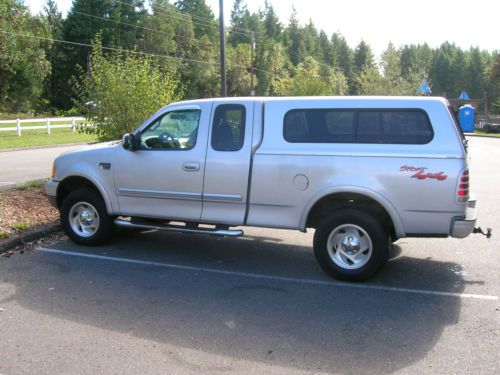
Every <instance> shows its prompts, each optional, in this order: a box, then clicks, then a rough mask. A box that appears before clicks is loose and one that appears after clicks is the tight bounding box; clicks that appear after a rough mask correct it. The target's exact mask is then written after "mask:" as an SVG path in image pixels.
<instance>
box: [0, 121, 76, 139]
mask: <svg viewBox="0 0 500 375" xmlns="http://www.w3.org/2000/svg"><path fill="white" fill-rule="evenodd" d="M81 120H85V118H84V117H55V118H42V119H23V120H21V119H17V120H1V121H0V125H2V124H15V125H16V126H11V127H7V128H0V132H8V131H15V132H17V136H18V137H21V135H22V131H23V130H36V129H47V134H50V130H51V129H59V128H72V130H73V132H75V131H76V122H77V121H81ZM33 122H35V123H37V122H39V123H43V124H45V125H39V126H33V125H29V126H22V124H23V123H33ZM54 122H55V123H56V124H53V123H54ZM61 122H65V123H64V124H61Z"/></svg>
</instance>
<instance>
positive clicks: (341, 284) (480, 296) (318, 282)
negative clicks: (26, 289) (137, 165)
mask: <svg viewBox="0 0 500 375" xmlns="http://www.w3.org/2000/svg"><path fill="white" fill-rule="evenodd" d="M38 250H39V251H43V252H45V253H53V254H60V255H69V256H73V257H80V258H91V259H100V260H107V261H112V262H120V263H132V264H139V265H146V266H155V267H163V268H171V269H178V270H187V271H199V272H207V273H215V274H219V275H229V276H240V277H247V278H252V279H265V280H274V281H285V282H292V283H300V284H312V285H326V286H337V287H345V288H353V289H371V290H381V291H387V292H399V293H411V294H423V295H432V296H445V297H456V298H472V299H480V300H489V301H497V300H498V296H493V295H487V294H468V293H452V292H440V291H435V290H425V289H410V288H397V287H392V286H383V285H370V284H354V283H345V282H340V281H324V280H314V279H300V278H295V277H286V276H273V275H266V274H260V273H248V272H238V271H227V270H221V269H216V268H205V267H194V266H183V265H180V264H170V263H160V262H151V261H146V260H138V259H129V258H119V257H110V256H105V255H95V254H87V253H78V252H74V251H65V250H57V249H50V248H46V247H40V248H38Z"/></svg>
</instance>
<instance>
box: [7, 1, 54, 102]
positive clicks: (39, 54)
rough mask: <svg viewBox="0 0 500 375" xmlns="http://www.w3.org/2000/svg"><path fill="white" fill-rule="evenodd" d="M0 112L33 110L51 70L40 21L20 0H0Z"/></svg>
mask: <svg viewBox="0 0 500 375" xmlns="http://www.w3.org/2000/svg"><path fill="white" fill-rule="evenodd" d="M0 30H2V31H3V32H0V95H1V96H0V97H1V101H0V111H6V112H19V111H34V110H35V109H36V107H37V104H38V101H39V98H40V96H41V94H42V92H43V82H44V80H45V78H46V77H47V75H48V74H49V72H50V64H49V61H47V57H46V54H45V50H44V49H43V47H42V45H41V41H40V39H36V38H34V36H42V37H44V36H47V34H46V29H45V28H44V26H43V23H42V22H41V21H40V20H39V19H37V18H35V17H32V16H31V15H30V13H29V11H28V9H27V8H26V7H25V6H24V5H22V2H21V1H19V0H0Z"/></svg>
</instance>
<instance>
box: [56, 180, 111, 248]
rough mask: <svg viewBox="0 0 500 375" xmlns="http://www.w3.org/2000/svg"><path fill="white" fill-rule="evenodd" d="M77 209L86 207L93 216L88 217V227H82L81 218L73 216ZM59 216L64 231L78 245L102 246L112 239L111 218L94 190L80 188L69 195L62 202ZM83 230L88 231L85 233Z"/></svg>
mask: <svg viewBox="0 0 500 375" xmlns="http://www.w3.org/2000/svg"><path fill="white" fill-rule="evenodd" d="M79 207H82V208H85V207H87V212H88V213H90V214H93V215H90V216H91V218H89V219H88V221H87V222H88V223H90V225H89V226H88V227H86V226H82V225H81V224H82V223H83V221H82V220H81V216H79V215H75V211H77V209H78V208H79ZM73 208H74V209H73ZM60 215H61V225H62V227H63V229H64V231H65V232H66V234H67V235H68V237H69V238H71V239H72V240H73V241H74V242H76V243H77V244H79V245H86V246H97V245H102V244H105V243H107V242H109V241H110V239H111V238H112V235H113V232H114V223H113V218H112V217H111V216H109V215H108V212H107V210H106V205H105V203H104V201H103V199H102V197H101V195H100V194H99V193H98V192H96V191H95V190H92V189H89V188H82V189H78V190H74V191H72V192H71V193H69V194H68V196H67V197H66V198H64V200H63V202H62V205H61V210H60ZM72 223H73V224H72ZM78 223H79V224H80V225H78ZM85 228H90V229H88V230H87V231H86V230H85Z"/></svg>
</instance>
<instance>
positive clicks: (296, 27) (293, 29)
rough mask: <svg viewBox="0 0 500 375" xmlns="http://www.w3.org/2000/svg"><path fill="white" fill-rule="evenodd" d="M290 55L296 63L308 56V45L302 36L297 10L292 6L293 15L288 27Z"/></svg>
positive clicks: (287, 44) (291, 59)
mask: <svg viewBox="0 0 500 375" xmlns="http://www.w3.org/2000/svg"><path fill="white" fill-rule="evenodd" d="M286 35H287V39H288V43H286V44H285V45H286V46H287V47H288V56H289V58H290V61H292V63H293V64H294V65H297V64H298V63H300V62H302V61H303V60H304V58H305V56H306V50H305V49H306V47H305V45H304V40H303V38H302V29H301V27H300V24H299V20H298V18H297V11H296V10H295V8H294V7H292V15H291V16H290V22H289V24H288V27H287V29H286Z"/></svg>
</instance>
